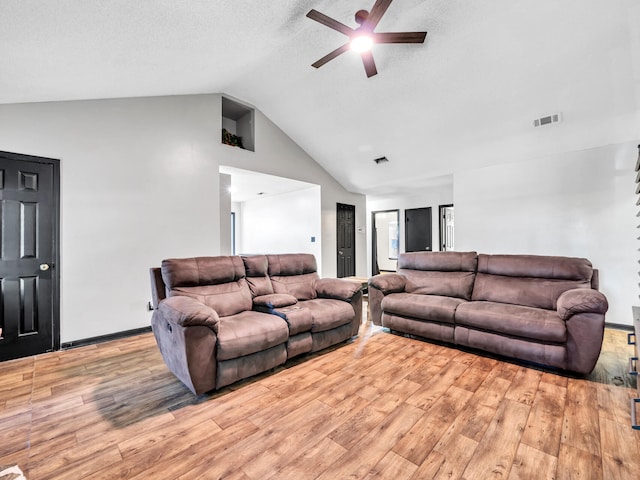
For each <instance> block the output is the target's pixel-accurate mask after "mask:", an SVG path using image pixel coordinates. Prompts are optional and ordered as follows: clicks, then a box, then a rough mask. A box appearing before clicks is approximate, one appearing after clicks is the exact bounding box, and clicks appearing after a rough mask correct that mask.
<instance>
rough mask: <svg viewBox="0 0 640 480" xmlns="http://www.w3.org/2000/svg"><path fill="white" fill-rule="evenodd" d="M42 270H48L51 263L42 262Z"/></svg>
mask: <svg viewBox="0 0 640 480" xmlns="http://www.w3.org/2000/svg"><path fill="white" fill-rule="evenodd" d="M40 270H41V271H43V272H46V271H47V270H49V264H48V263H41V264H40Z"/></svg>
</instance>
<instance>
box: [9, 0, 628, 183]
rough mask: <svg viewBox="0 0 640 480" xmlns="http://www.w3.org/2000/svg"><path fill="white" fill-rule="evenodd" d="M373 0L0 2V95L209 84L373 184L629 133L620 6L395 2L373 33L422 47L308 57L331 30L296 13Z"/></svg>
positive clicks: (330, 37)
mask: <svg viewBox="0 0 640 480" xmlns="http://www.w3.org/2000/svg"><path fill="white" fill-rule="evenodd" d="M373 3H374V0H363V1H355V0H354V1H346V0H345V1H340V2H336V1H329V0H314V1H299V0H295V1H294V0H278V1H273V2H267V1H260V2H259V1H255V0H254V1H249V0H234V1H231V0H228V1H212V0H206V1H205V0H136V1H131V0H111V1H103V0H56V1H46V0H40V1H34V0H0V103H19V102H41V101H58V100H72V99H93V98H114V97H131V96H152V95H176V94H192V93H226V94H229V95H232V96H234V97H237V98H240V99H242V100H244V101H246V102H248V103H250V104H253V105H255V106H256V107H257V108H258V109H260V110H261V111H262V112H263V113H264V114H265V115H267V116H268V117H269V118H270V119H271V120H273V121H274V122H275V123H276V124H277V125H278V126H279V127H280V128H282V129H283V130H284V131H285V132H286V133H287V134H288V135H289V136H290V137H291V138H292V139H293V140H294V141H295V142H296V143H298V144H299V145H300V146H301V147H302V148H303V149H304V150H305V151H307V152H308V153H309V154H310V155H311V156H312V157H313V158H314V159H315V160H316V161H317V162H318V163H320V164H321V165H323V167H324V168H325V169H326V170H327V171H329V172H330V173H331V174H332V175H333V176H334V177H335V178H336V179H338V181H340V182H341V183H342V184H343V185H344V186H345V187H346V188H347V189H349V190H351V191H356V192H361V193H375V194H385V193H387V194H391V193H398V192H409V191H420V189H423V188H425V187H426V186H429V185H434V184H439V183H441V182H442V179H450V178H451V174H452V173H454V172H455V171H456V170H458V169H463V168H470V167H482V166H485V165H490V164H493V163H498V162H509V161H525V160H530V159H532V158H535V157H536V156H541V155H545V154H549V153H556V152H557V151H568V150H572V149H573V150H575V149H581V148H589V147H591V146H597V145H602V144H607V143H612V142H615V141H628V140H631V139H633V135H635V136H636V139H637V137H638V136H640V120H639V118H640V114H639V113H638V112H639V111H640V7H639V6H638V2H637V1H634V0H607V1H602V0H562V1H558V0H474V1H471V0H466V1H463V0H432V1H418V0H395V1H394V2H393V3H392V4H391V6H390V8H389V10H388V11H387V13H386V14H385V16H384V17H383V19H382V21H381V22H380V24H379V26H378V28H377V31H416V30H426V31H428V35H427V40H426V42H425V44H423V45H377V46H375V47H374V57H375V60H376V64H377V66H378V72H379V74H378V75H377V76H375V77H372V78H370V79H367V78H366V76H365V73H364V69H363V67H362V62H361V61H360V59H359V57H357V56H356V55H355V54H353V53H351V52H348V53H345V54H344V55H342V56H340V57H338V58H337V59H335V60H333V61H331V62H329V63H328V64H327V65H325V66H323V67H322V68H320V69H318V70H316V69H314V68H312V67H311V66H310V64H311V63H313V62H314V61H316V60H318V59H319V58H320V57H322V56H324V55H325V54H326V53H328V52H330V51H331V50H333V49H334V48H336V47H338V46H339V45H341V44H342V43H344V40H345V37H344V36H342V35H341V34H339V33H337V32H335V31H332V30H330V29H328V28H326V27H324V26H322V25H320V24H318V23H316V22H314V21H311V20H309V19H308V18H306V17H305V14H306V12H308V11H309V10H310V9H311V8H315V9H317V10H319V11H321V12H323V13H325V14H327V15H329V16H331V17H333V18H335V19H337V20H339V21H341V22H343V23H345V24H347V25H350V26H354V27H355V26H356V24H355V23H354V20H353V14H354V12H355V11H356V10H358V9H361V8H364V9H370V7H371V6H372V5H373ZM555 112H562V114H563V122H562V123H561V124H559V125H558V126H550V127H543V128H540V129H534V128H533V126H532V121H533V119H534V118H536V117H540V116H543V115H547V114H550V113H555ZM545 129H546V130H545ZM634 132H635V133H634ZM380 156H386V157H388V158H389V160H390V162H389V163H387V164H381V165H375V164H374V163H373V161H372V160H373V159H374V158H376V157H380Z"/></svg>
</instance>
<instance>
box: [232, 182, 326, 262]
mask: <svg viewBox="0 0 640 480" xmlns="http://www.w3.org/2000/svg"><path fill="white" fill-rule="evenodd" d="M320 205H321V198H320V187H319V186H316V187H311V188H308V189H305V190H298V191H295V192H289V193H283V194H280V195H271V196H268V197H265V198H257V199H254V200H249V201H246V202H242V204H241V210H240V212H241V213H240V214H237V215H238V217H237V218H236V221H237V222H238V225H240V231H241V234H240V235H239V236H238V237H237V242H236V248H237V251H238V253H249V254H251V253H312V254H313V255H315V257H316V258H317V259H320V258H321V256H322V248H321V247H322V238H321V229H322V217H321V208H320ZM311 237H315V242H312V241H311ZM320 268H321V265H318V269H319V273H320V274H321V273H322V272H320Z"/></svg>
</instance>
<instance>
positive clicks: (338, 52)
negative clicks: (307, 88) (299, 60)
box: [311, 43, 349, 68]
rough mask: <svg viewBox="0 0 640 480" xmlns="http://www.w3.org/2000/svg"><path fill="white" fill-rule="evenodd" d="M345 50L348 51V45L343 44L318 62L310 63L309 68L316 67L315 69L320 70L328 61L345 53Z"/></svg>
mask: <svg viewBox="0 0 640 480" xmlns="http://www.w3.org/2000/svg"><path fill="white" fill-rule="evenodd" d="M347 50H349V44H348V43H345V44H344V45H342V46H341V47H338V48H336V49H335V50H334V51H333V52H331V53H328V54H326V55H325V56H324V57H322V58H321V59H320V60H318V61H317V62H315V63H312V64H311V66H312V67H316V68H320V67H321V66H322V65H324V64H325V63H327V62H328V61H329V60H333V59H334V58H336V57H337V56H338V55H341V54H343V53H344V52H346V51H347Z"/></svg>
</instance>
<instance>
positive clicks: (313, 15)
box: [307, 9, 355, 37]
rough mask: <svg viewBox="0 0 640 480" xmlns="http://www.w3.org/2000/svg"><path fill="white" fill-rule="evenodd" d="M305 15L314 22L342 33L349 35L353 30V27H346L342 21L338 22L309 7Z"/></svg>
mask: <svg viewBox="0 0 640 480" xmlns="http://www.w3.org/2000/svg"><path fill="white" fill-rule="evenodd" d="M307 17H309V18H310V19H311V20H315V21H316V22H318V23H321V24H322V25H325V26H327V27H329V28H332V29H334V30H337V31H338V32H340V33H344V34H345V35H347V36H349V37H350V36H351V35H353V33H354V32H355V30H354V29H353V28H351V27H347V26H346V25H345V24H344V23H340V22H339V21H337V20H334V19H333V18H331V17H327V16H326V15H325V14H324V13H320V12H319V11H317V10H313V9H311V10H310V11H309V13H307Z"/></svg>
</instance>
